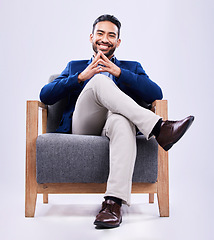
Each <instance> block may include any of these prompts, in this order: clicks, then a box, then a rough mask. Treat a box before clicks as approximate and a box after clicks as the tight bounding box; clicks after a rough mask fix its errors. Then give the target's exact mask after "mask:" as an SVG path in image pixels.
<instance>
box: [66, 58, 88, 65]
mask: <svg viewBox="0 0 214 240" xmlns="http://www.w3.org/2000/svg"><path fill="white" fill-rule="evenodd" d="M89 61H90V60H89V59H84V60H72V61H70V62H69V63H68V64H69V65H76V64H88V62H89Z"/></svg>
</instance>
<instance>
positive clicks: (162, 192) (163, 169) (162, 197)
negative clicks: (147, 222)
mask: <svg viewBox="0 0 214 240" xmlns="http://www.w3.org/2000/svg"><path fill="white" fill-rule="evenodd" d="M158 161H161V162H162V164H159V165H158V167H159V169H158V187H157V197H158V205H159V212H160V216H161V217H169V174H168V153H167V152H165V151H164V150H163V149H162V148H161V147H159V150H158Z"/></svg>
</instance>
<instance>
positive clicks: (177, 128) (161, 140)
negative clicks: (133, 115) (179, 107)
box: [156, 116, 194, 151]
mask: <svg viewBox="0 0 214 240" xmlns="http://www.w3.org/2000/svg"><path fill="white" fill-rule="evenodd" d="M193 121H194V117H193V116H189V117H187V118H185V119H183V120H180V121H163V122H162V124H161V129H160V134H159V136H158V137H157V138H156V140H157V142H158V144H159V145H160V146H161V147H162V148H163V149H164V150H165V151H168V150H169V149H170V148H171V147H172V146H173V145H174V144H175V143H176V142H177V141H178V140H179V139H180V138H181V137H182V136H183V135H184V133H185V132H186V131H187V129H188V128H189V127H190V126H191V124H192V123H193Z"/></svg>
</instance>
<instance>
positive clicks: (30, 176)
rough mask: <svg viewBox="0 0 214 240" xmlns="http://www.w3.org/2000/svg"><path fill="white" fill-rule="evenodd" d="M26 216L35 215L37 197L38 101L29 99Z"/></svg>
mask: <svg viewBox="0 0 214 240" xmlns="http://www.w3.org/2000/svg"><path fill="white" fill-rule="evenodd" d="M26 117H27V121H26V175H25V216H26V217H34V214H35V208H36V199H37V182H36V138H37V135H38V102H36V101H27V114H26Z"/></svg>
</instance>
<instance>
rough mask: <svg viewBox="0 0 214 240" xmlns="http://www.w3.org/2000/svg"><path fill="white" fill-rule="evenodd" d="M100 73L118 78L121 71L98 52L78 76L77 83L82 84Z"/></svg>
mask: <svg viewBox="0 0 214 240" xmlns="http://www.w3.org/2000/svg"><path fill="white" fill-rule="evenodd" d="M100 72H109V73H110V74H112V75H113V76H115V77H117V78H118V77H119V76H120V73H121V69H120V68H119V67H118V66H117V65H115V64H114V63H113V62H111V61H110V60H109V59H108V58H107V57H106V56H105V55H104V54H103V53H102V52H101V51H99V52H98V53H97V54H96V56H95V58H94V59H93V61H92V62H91V64H90V65H88V67H87V68H86V69H85V70H84V71H83V72H81V73H80V74H79V76H78V82H84V81H86V80H88V79H90V78H92V77H93V76H94V75H95V74H97V73H100Z"/></svg>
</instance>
